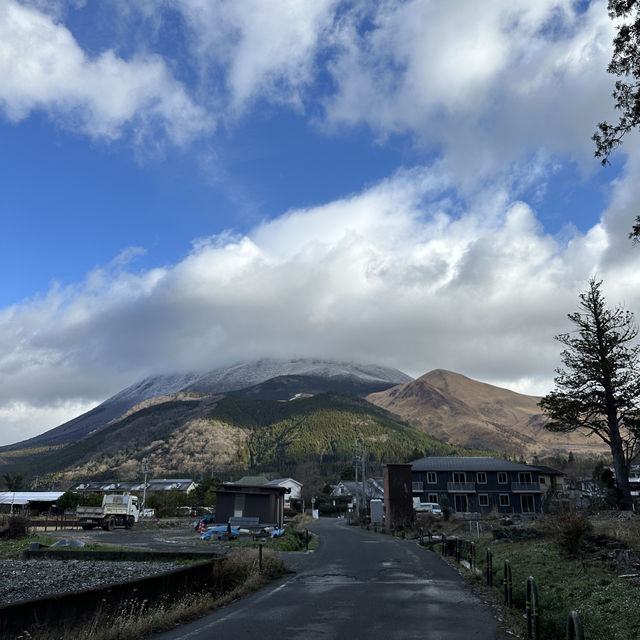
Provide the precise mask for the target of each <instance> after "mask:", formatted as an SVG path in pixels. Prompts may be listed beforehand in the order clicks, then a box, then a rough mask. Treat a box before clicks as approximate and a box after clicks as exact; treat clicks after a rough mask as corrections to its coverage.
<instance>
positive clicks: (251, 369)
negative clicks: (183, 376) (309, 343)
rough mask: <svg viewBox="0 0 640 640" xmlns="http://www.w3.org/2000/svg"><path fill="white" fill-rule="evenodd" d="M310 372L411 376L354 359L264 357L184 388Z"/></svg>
mask: <svg viewBox="0 0 640 640" xmlns="http://www.w3.org/2000/svg"><path fill="white" fill-rule="evenodd" d="M292 375H298V376H300V375H313V376H319V377H323V378H333V377H349V376H353V377H356V378H360V379H362V380H365V381H379V382H388V383H390V384H403V383H406V382H411V381H412V380H413V378H411V377H409V376H408V375H406V374H405V373H402V372H401V371H398V370H397V369H391V368H388V367H381V366H378V365H362V364H357V363H353V362H335V361H332V360H315V359H310V358H300V359H297V360H277V359H275V358H263V359H262V360H257V361H254V362H243V363H239V364H236V365H233V366H231V367H225V368H222V369H215V370H213V371H211V372H209V373H207V374H205V375H204V376H202V377H201V378H200V379H199V380H198V381H197V382H194V383H193V384H191V385H189V386H188V387H185V390H189V391H199V392H200V393H226V392H229V391H236V390H238V389H244V388H246V387H252V386H254V385H256V384H260V383H261V382H265V381H266V380H270V379H271V378H275V377H278V376H292Z"/></svg>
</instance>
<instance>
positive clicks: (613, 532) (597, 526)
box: [590, 511, 640, 551]
mask: <svg viewBox="0 0 640 640" xmlns="http://www.w3.org/2000/svg"><path fill="white" fill-rule="evenodd" d="M590 521H591V524H592V526H593V531H594V533H595V534H597V535H600V536H606V537H607V538H614V539H616V540H620V542H624V543H625V544H626V545H627V546H628V547H630V548H631V549H634V550H636V551H640V516H638V515H636V514H634V515H627V514H625V515H619V514H618V513H616V512H614V511H610V512H603V513H600V514H598V515H596V516H593V517H591V518H590Z"/></svg>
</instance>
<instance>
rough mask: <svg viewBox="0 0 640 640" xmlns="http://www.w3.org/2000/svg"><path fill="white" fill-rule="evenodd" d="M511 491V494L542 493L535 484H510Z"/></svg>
mask: <svg viewBox="0 0 640 640" xmlns="http://www.w3.org/2000/svg"><path fill="white" fill-rule="evenodd" d="M511 491H513V493H542V491H543V490H542V489H541V488H540V485H539V484H538V483H537V482H512V483H511Z"/></svg>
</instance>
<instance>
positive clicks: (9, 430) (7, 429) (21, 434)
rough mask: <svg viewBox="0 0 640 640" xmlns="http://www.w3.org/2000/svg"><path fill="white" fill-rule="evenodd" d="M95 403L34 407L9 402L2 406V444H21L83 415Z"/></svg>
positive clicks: (24, 403) (63, 403)
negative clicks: (33, 436)
mask: <svg viewBox="0 0 640 640" xmlns="http://www.w3.org/2000/svg"><path fill="white" fill-rule="evenodd" d="M95 404H96V403H95V402H72V401H71V402H61V403H55V404H52V405H47V406H34V405H31V404H28V403H26V402H9V403H7V404H4V405H3V406H0V424H1V425H2V433H1V435H0V437H1V438H2V441H1V443H2V444H12V443H14V442H21V441H22V440H25V439H27V438H29V437H31V436H32V435H36V434H38V433H42V432H44V431H47V430H49V429H53V428H54V427H57V426H59V425H61V424H63V423H64V422H66V421H67V420H69V419H70V418H75V417H76V416H79V415H82V414H83V413H85V412H87V411H89V410H90V409H92V408H93V407H94V406H95Z"/></svg>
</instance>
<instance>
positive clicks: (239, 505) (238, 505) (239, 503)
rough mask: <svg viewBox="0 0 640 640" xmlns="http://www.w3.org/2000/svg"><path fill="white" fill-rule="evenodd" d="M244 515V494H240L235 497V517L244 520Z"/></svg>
mask: <svg viewBox="0 0 640 640" xmlns="http://www.w3.org/2000/svg"><path fill="white" fill-rule="evenodd" d="M243 513H244V493H238V494H237V495H236V496H235V501H234V504H233V517H234V518H242V516H243Z"/></svg>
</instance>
